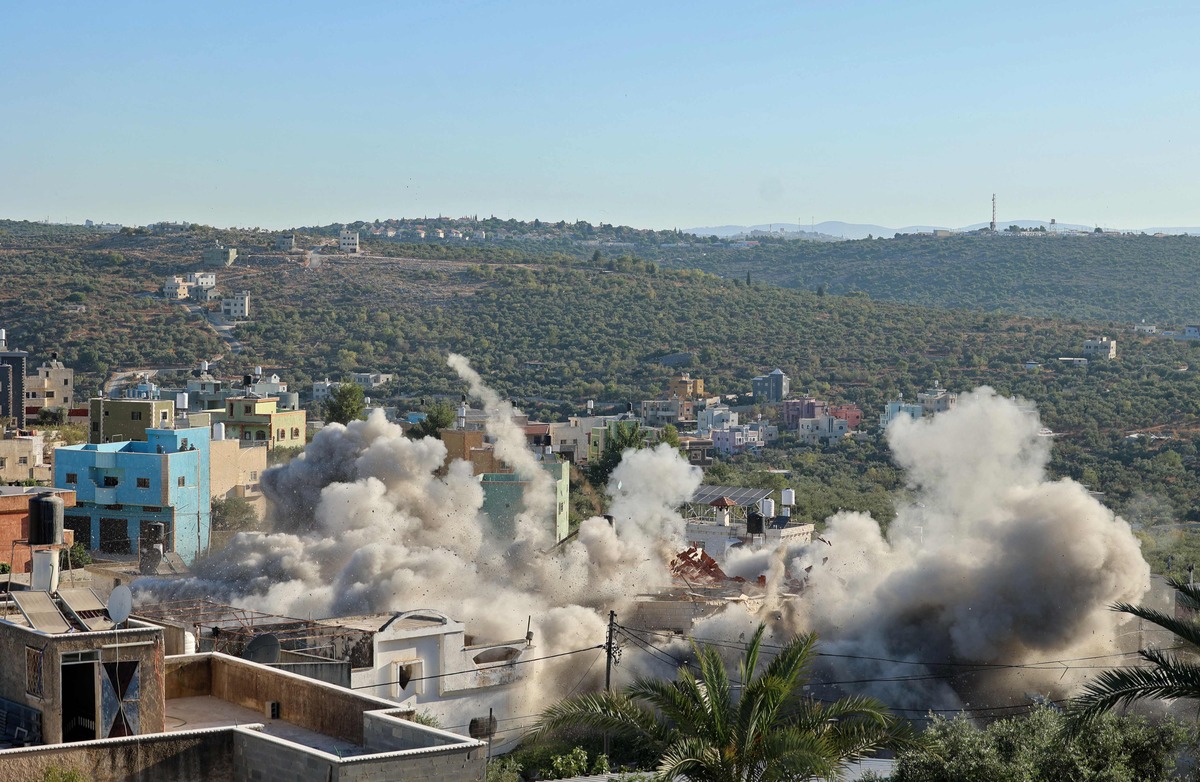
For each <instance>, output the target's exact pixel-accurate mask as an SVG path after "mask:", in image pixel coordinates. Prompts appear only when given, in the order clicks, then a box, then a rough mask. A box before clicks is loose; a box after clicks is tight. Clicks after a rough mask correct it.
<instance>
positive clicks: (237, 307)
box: [221, 291, 250, 318]
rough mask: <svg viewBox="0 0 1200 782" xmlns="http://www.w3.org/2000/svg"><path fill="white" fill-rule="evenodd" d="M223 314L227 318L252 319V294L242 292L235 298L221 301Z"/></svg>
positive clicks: (230, 297) (227, 297)
mask: <svg viewBox="0 0 1200 782" xmlns="http://www.w3.org/2000/svg"><path fill="white" fill-rule="evenodd" d="M221 314H222V315H224V316H225V317H227V318H248V317H250V292H249V291H242V292H241V293H239V294H237V295H235V296H226V297H225V298H223V299H221Z"/></svg>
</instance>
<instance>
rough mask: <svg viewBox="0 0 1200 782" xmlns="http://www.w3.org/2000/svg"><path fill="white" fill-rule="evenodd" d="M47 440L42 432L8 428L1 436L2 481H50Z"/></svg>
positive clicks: (0, 472) (0, 463)
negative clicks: (46, 460) (45, 456)
mask: <svg viewBox="0 0 1200 782" xmlns="http://www.w3.org/2000/svg"><path fill="white" fill-rule="evenodd" d="M44 448H45V441H44V439H43V437H42V435H41V434H37V433H35V432H32V431H30V432H23V431H21V430H20V429H8V430H6V431H4V433H3V435H2V436H0V483H19V482H21V481H31V480H32V481H48V480H50V468H49V467H48V466H46V464H45V458H44V455H43V450H44Z"/></svg>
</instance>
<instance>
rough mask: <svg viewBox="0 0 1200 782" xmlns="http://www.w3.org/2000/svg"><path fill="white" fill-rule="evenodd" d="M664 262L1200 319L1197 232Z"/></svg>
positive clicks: (897, 297)
mask: <svg viewBox="0 0 1200 782" xmlns="http://www.w3.org/2000/svg"><path fill="white" fill-rule="evenodd" d="M658 254H661V261H662V263H663V264H664V265H667V266H673V267H683V268H699V269H703V270H705V271H708V272H711V273H713V274H719V275H722V276H725V277H730V278H734V277H736V278H740V279H744V278H745V277H746V275H747V274H750V276H751V279H752V280H754V281H756V282H769V283H773V284H776V285H783V286H786V287H789V288H803V289H806V290H811V291H816V290H818V289H821V290H824V291H826V292H828V293H837V294H845V293H852V292H856V291H859V292H863V293H866V294H867V295H869V296H870V297H871V298H873V299H885V300H888V301H902V302H907V303H910V304H923V305H927V306H935V307H963V308H969V309H975V310H982V311H985V312H990V311H993V310H1002V311H1006V312H1014V313H1020V314H1024V315H1034V316H1048V317H1064V318H1085V319H1105V320H1107V319H1112V320H1121V321H1125V322H1130V323H1132V322H1138V321H1141V320H1142V319H1143V318H1145V319H1147V320H1148V321H1150V322H1155V321H1160V322H1167V323H1174V324H1183V323H1191V322H1195V321H1197V320H1200V306H1198V305H1197V302H1198V301H1200V278H1197V276H1196V274H1195V269H1196V266H1197V264H1198V263H1200V237H1193V236H1165V237H1153V236H1109V235H1096V236H1063V237H1054V236H1036V237H1033V236H1013V235H1006V234H1000V235H995V236H988V235H982V236H977V235H969V236H953V237H945V238H935V237H932V236H903V237H900V238H893V239H874V240H871V239H864V240H860V241H852V242H803V241H792V242H783V241H771V242H764V243H762V244H761V245H760V246H758V247H746V248H738V247H732V246H730V245H729V244H728V243H721V244H715V245H711V244H704V245H699V246H696V247H691V248H678V249H676V248H671V249H665V248H664V249H662V250H660V251H657V252H656V253H655V254H654V256H655V257H657V256H658Z"/></svg>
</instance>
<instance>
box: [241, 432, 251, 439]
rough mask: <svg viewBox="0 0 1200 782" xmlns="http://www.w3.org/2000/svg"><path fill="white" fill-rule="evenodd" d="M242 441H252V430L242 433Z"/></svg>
mask: <svg viewBox="0 0 1200 782" xmlns="http://www.w3.org/2000/svg"><path fill="white" fill-rule="evenodd" d="M242 439H243V440H249V439H250V430H248V429H247V430H244V431H243V432H242Z"/></svg>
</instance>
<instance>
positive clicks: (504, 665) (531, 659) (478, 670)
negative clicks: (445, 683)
mask: <svg viewBox="0 0 1200 782" xmlns="http://www.w3.org/2000/svg"><path fill="white" fill-rule="evenodd" d="M603 648H604V644H597V645H596V646H589V647H587V648H585V649H572V650H571V651H569V652H559V653H558V654H547V655H545V656H543V657H528V658H526V659H524V660H513V661H511V662H507V663H499V664H497V665H490V666H488V667H486V668H472V669H470V670H466V671H450V672H447V673H434V674H430V675H429V676H414V677H413V678H411V679H407V680H405V681H404V682H403V683H404V684H408V682H423V681H426V680H428V679H443V678H445V677H447V676H461V675H463V674H467V673H482V672H485V671H493V670H497V669H500V668H509V667H511V666H514V665H521V664H522V663H533V662H537V661H538V660H553V659H554V658H556V657H566V656H568V655H572V654H581V653H582V652H590V651H593V650H596V649H603ZM391 684H401V681H400V680H399V679H395V680H393V681H389V682H376V683H374V684H358V685H355V686H353V687H351V688H350V689H351V690H366V689H370V688H372V687H387V686H388V685H391Z"/></svg>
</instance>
